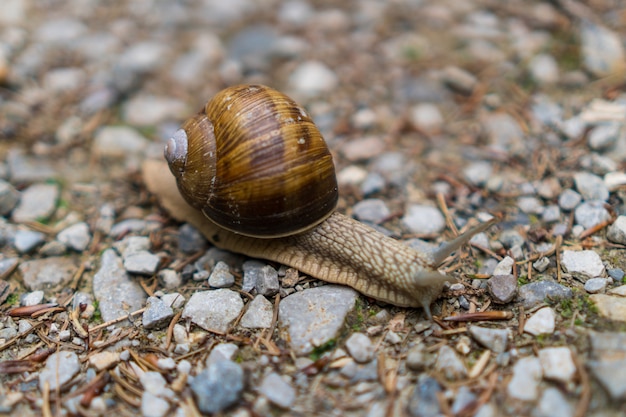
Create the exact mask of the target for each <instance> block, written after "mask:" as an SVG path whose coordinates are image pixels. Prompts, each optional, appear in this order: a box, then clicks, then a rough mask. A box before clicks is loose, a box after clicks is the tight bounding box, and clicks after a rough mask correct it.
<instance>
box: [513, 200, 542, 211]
mask: <svg viewBox="0 0 626 417" xmlns="http://www.w3.org/2000/svg"><path fill="white" fill-rule="evenodd" d="M517 207H519V209H520V210H521V211H522V213H527V214H542V213H543V211H544V210H545V208H544V206H543V203H542V202H541V200H539V199H538V198H537V197H533V196H523V197H520V198H518V199H517Z"/></svg>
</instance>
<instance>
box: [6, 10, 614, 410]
mask: <svg viewBox="0 0 626 417" xmlns="http://www.w3.org/2000/svg"><path fill="white" fill-rule="evenodd" d="M625 28H626V5H624V4H623V2H619V1H611V0H593V1H588V2H584V3H583V2H577V1H572V0H553V1H539V0H531V1H528V0H527V1H522V0H513V1H507V2H499V1H494V0H466V1H462V2H461V1H455V0H447V1H435V0H395V1H390V2H384V1H374V0H369V1H367V0H366V1H349V2H332V1H329V0H328V1H323V0H321V1H315V0H311V1H306V0H302V1H300V0H294V1H286V2H281V1H279V0H265V1H253V0H230V1H228V2H222V1H218V0H180V1H176V2H168V1H157V0H143V1H121V0H119V1H118V0H111V1H106V2H99V1H97V0H73V1H70V0H67V1H61V0H58V1H55V0H47V1H34V0H2V7H1V12H0V138H2V141H0V215H1V216H2V217H1V218H0V245H1V246H2V252H1V257H0V277H1V278H2V280H0V302H1V303H2V304H1V307H0V308H1V311H2V313H1V316H0V317H1V318H0V374H1V376H0V379H1V380H2V384H1V385H0V413H3V414H11V415H23V416H27V415H44V416H51V415H87V416H97V415H106V414H110V413H112V412H114V413H119V415H139V414H142V415H144V416H165V415H177V416H183V415H189V416H191V415H198V414H199V413H202V414H211V413H217V414H219V415H233V416H237V417H253V416H265V415H285V416H287V415H289V416H314V415H315V416H368V417H377V416H415V417H418V416H419V417H422V416H424V417H426V416H440V415H445V416H480V417H488V416H533V417H540V416H586V415H588V416H597V417H600V416H602V417H605V416H606V417H608V416H619V415H624V413H626V402H625V400H626V373H624V371H623V370H624V369H626V348H625V347H624V346H626V326H625V325H624V323H625V322H626V298H625V297H626V286H624V285H623V284H624V275H625V272H624V271H625V270H626V261H625V260H624V256H623V254H624V249H626V205H625V204H624V201H626V194H625V193H624V191H625V190H626V187H625V186H626V170H624V167H625V166H626V165H625V161H626V87H625V86H626V84H625V82H624V79H625V74H626V72H625V71H626V52H625V49H626V46H625V45H626V29H625ZM239 83H262V84H267V85H270V86H272V87H274V88H276V89H278V90H281V91H283V92H285V93H287V94H289V95H290V96H291V97H293V98H294V99H295V100H296V101H298V102H299V103H300V104H302V105H303V106H304V107H306V109H307V111H308V112H309V113H310V114H311V115H312V117H313V118H314V120H315V121H316V123H317V124H318V127H319V128H320V130H321V132H322V133H323V135H324V136H325V138H326V140H327V142H328V144H329V146H330V148H331V150H332V153H333V157H334V162H335V166H336V169H337V174H338V181H339V188H340V199H339V205H338V210H339V211H340V212H342V213H345V214H347V215H350V216H352V217H354V218H356V219H359V220H361V221H363V222H365V223H369V224H371V225H372V226H374V227H376V228H377V229H378V230H380V231H382V232H383V233H385V234H387V235H389V236H392V237H394V238H398V239H402V240H405V241H406V243H407V244H408V245H410V246H412V247H414V248H416V249H417V250H419V251H421V252H427V251H432V250H433V248H436V247H437V245H438V244H440V243H441V242H444V241H448V240H451V239H452V238H453V237H454V236H455V234H456V233H457V232H458V230H461V231H462V230H464V229H465V228H466V226H468V224H469V223H473V222H475V220H476V219H478V220H482V221H485V220H487V219H488V218H490V217H491V215H494V216H497V217H498V218H499V222H498V223H497V224H496V225H495V226H493V227H491V228H490V229H489V230H488V231H487V232H485V233H480V234H478V235H476V236H475V237H474V238H473V239H472V240H471V246H470V247H467V248H464V249H463V250H461V251H459V253H457V254H455V256H453V257H450V258H449V259H448V260H447V261H446V262H445V263H444V265H443V267H442V272H445V273H447V274H449V275H452V276H454V277H456V278H458V281H457V282H454V283H452V284H451V285H449V286H448V287H447V288H446V289H445V291H444V293H443V295H442V297H440V299H439V300H437V301H436V302H435V303H434V304H433V306H432V311H433V314H434V319H433V320H432V321H431V320H428V319H427V317H426V316H425V314H424V313H423V311H422V309H411V308H399V307H394V306H392V305H385V304H383V303H379V302H376V301H374V300H372V299H369V298H367V297H364V296H362V295H360V294H358V293H357V292H356V291H354V290H352V289H350V288H348V287H342V286H337V285H327V284H326V283H324V282H321V281H318V280H316V279H314V278H311V277H308V276H306V275H304V274H302V273H300V272H299V271H297V270H295V269H292V268H288V267H285V266H283V265H279V264H275V263H271V262H267V261H263V260H252V259H248V258H246V257H244V256H241V255H238V254H235V253H230V252H226V251H223V250H220V249H217V248H214V247H211V245H209V244H208V243H207V241H206V240H205V239H204V237H203V236H202V235H201V234H200V233H199V232H198V230H196V229H195V228H194V227H193V226H191V225H190V224H180V223H177V222H175V221H173V220H171V218H170V216H169V214H168V213H166V212H165V211H164V210H163V209H162V208H161V207H160V206H159V204H158V202H157V200H156V199H155V198H154V196H152V195H151V194H150V193H149V192H147V190H146V188H145V186H144V179H143V178H142V175H141V166H142V163H143V162H144V161H145V160H147V159H159V158H162V152H163V146H164V144H165V142H166V140H167V139H168V138H169V137H170V135H171V134H172V133H173V132H174V131H175V130H176V129H177V128H178V126H179V125H180V123H181V122H182V121H184V120H185V119H186V118H188V117H189V116H190V115H192V114H195V113H196V112H197V109H199V108H201V107H202V106H203V104H204V103H205V102H206V101H207V100H208V99H209V98H210V97H211V96H212V95H213V94H214V93H216V92H217V91H219V90H221V89H222V88H224V87H226V86H229V85H233V84H239Z"/></svg>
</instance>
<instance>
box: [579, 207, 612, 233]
mask: <svg viewBox="0 0 626 417" xmlns="http://www.w3.org/2000/svg"><path fill="white" fill-rule="evenodd" d="M574 218H575V219H576V223H577V224H579V225H581V226H582V227H584V228H585V229H589V228H591V227H594V226H596V225H598V224H601V223H604V222H606V221H608V220H610V219H611V214H610V213H609V212H608V211H607V209H606V208H605V207H604V202H602V201H585V202H584V203H582V204H580V205H579V206H578V207H576V209H575V210H574Z"/></svg>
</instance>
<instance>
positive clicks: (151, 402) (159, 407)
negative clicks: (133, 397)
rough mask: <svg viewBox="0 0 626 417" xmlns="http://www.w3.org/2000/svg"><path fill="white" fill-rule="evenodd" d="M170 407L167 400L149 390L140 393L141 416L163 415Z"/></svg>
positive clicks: (161, 416) (156, 416)
mask: <svg viewBox="0 0 626 417" xmlns="http://www.w3.org/2000/svg"><path fill="white" fill-rule="evenodd" d="M169 409H170V404H169V403H168V402H167V400H165V399H163V398H160V397H158V396H156V395H154V394H153V393H151V392H150V391H144V392H143V393H142V395H141V415H142V416H143V417H165V416H166V415H167V413H168V411H169Z"/></svg>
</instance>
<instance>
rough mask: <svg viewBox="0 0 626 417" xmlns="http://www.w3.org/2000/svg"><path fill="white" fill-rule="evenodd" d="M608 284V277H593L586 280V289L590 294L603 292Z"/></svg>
mask: <svg viewBox="0 0 626 417" xmlns="http://www.w3.org/2000/svg"><path fill="white" fill-rule="evenodd" d="M607 284H608V283H607V279H606V278H591V279H589V280H587V282H585V291H587V292H588V293H589V294H598V293H603V292H604V290H606V286H607Z"/></svg>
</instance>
